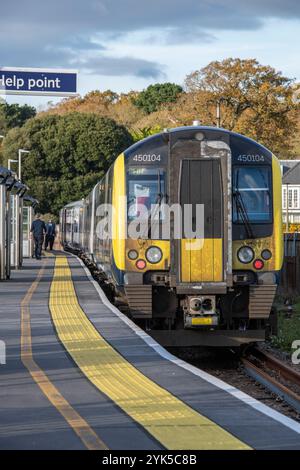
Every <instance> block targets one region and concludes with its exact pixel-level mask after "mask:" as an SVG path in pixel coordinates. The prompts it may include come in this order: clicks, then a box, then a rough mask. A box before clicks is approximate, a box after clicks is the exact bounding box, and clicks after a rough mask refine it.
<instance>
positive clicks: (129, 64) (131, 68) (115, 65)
mask: <svg viewBox="0 0 300 470" xmlns="http://www.w3.org/2000/svg"><path fill="white" fill-rule="evenodd" d="M78 65H79V66H81V68H84V69H86V70H87V71H88V72H89V73H92V74H99V75H111V76H125V75H134V76H136V77H141V78H159V77H163V76H164V74H163V71H162V69H163V66H162V65H159V64H156V63H155V62H151V61H148V60H143V59H135V58H132V57H97V58H91V59H89V60H87V61H83V62H81V63H80V64H78Z"/></svg>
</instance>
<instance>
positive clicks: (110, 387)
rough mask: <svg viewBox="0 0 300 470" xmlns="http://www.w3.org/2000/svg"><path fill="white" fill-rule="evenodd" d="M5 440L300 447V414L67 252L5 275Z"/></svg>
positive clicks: (0, 296) (1, 429)
mask: <svg viewBox="0 0 300 470" xmlns="http://www.w3.org/2000/svg"><path fill="white" fill-rule="evenodd" d="M0 325H1V329H0V339H1V340H2V341H4V342H5V344H6V364H2V365H0V377H1V386H0V423H1V426H0V449H47V450H50V449H57V450H59V449H95V450H96V449H97V450H104V449H111V450H117V449H121V450H138V449H142V450H161V449H170V450H171V449H172V450H185V449H190V450H198V449H207V450H217V449H220V450H225V449H226V450H228V449H232V450H233V449H300V424H299V423H297V422H295V421H293V420H292V419H290V418H288V417H286V416H283V415H282V414H280V413H278V412H276V411H274V410H272V409H270V408H268V407H267V406H265V405H263V404H261V403H259V402H257V401H256V400H254V399H253V398H251V397H249V396H247V395H246V394H244V393H242V392H240V391H239V390H237V389H235V388H234V387H232V386H230V385H228V384H226V383H224V382H222V381H221V380H219V379H217V378H215V377H212V376H211V375H209V374H207V373H205V372H204V371H201V370H199V369H197V368H195V367H193V366H191V365H189V364H187V363H185V362H184V361H182V360H179V359H177V358H176V357H174V356H172V355H171V354H169V353H168V352H167V351H166V350H165V349H164V348H162V347H161V346H160V345H158V344H157V343H156V342H155V341H154V340H153V339H152V338H151V337H149V336H148V335H147V334H146V333H145V332H144V331H143V330H141V329H140V328H138V327H137V326H136V325H135V324H134V323H132V322H131V321H130V320H129V319H128V318H127V317H126V316H125V315H123V314H122V313H121V312H120V311H118V309H117V308H116V307H114V306H113V305H111V304H110V303H109V301H108V300H107V298H106V297H105V295H104V293H103V291H102V290H101V288H100V287H99V286H98V284H97V283H96V282H95V281H94V280H93V279H92V278H91V276H90V274H89V272H88V270H87V269H86V268H85V266H84V265H83V264H82V262H81V261H80V260H79V259H78V258H76V257H74V256H72V255H70V254H66V253H64V252H62V251H55V252H53V253H52V254H50V253H49V254H46V256H43V258H42V260H41V261H36V260H26V261H25V263H24V267H23V268H22V270H19V271H13V272H12V276H11V279H10V280H9V281H4V282H1V283H0Z"/></svg>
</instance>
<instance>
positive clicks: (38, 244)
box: [30, 214, 47, 259]
mask: <svg viewBox="0 0 300 470" xmlns="http://www.w3.org/2000/svg"><path fill="white" fill-rule="evenodd" d="M46 230H47V229H46V224H45V222H44V221H43V220H41V216H40V214H36V216H35V220H34V221H33V222H32V225H31V229H30V232H31V234H32V236H33V240H34V257H35V258H36V259H42V246H43V242H44V234H45V233H46Z"/></svg>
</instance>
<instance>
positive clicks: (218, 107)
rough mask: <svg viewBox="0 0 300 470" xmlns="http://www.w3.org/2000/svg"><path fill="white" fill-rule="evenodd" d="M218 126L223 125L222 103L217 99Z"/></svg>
mask: <svg viewBox="0 0 300 470" xmlns="http://www.w3.org/2000/svg"><path fill="white" fill-rule="evenodd" d="M216 117H217V127H221V103H220V101H217V115H216Z"/></svg>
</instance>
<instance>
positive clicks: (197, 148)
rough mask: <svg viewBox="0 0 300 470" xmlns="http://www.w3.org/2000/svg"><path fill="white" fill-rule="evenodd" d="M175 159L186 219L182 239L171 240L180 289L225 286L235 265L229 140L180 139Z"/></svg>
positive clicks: (175, 194) (175, 195)
mask: <svg viewBox="0 0 300 470" xmlns="http://www.w3.org/2000/svg"><path fill="white" fill-rule="evenodd" d="M170 160H171V162H172V165H171V168H173V170H171V171H170V179H171V178H173V184H172V185H170V191H171V194H172V197H171V200H172V202H173V203H174V202H177V203H179V204H180V206H181V218H182V221H181V227H182V233H181V239H180V240H176V239H174V240H172V238H171V253H172V258H173V259H172V261H173V262H172V264H173V269H175V271H174V274H175V273H176V284H177V285H180V284H185V285H186V284H203V285H204V287H205V285H206V286H209V285H216V284H220V285H224V286H225V285H226V282H227V275H228V273H229V264H231V261H230V262H229V260H230V256H229V251H230V247H231V233H229V228H231V212H230V207H229V204H230V203H229V197H228V195H229V187H231V183H230V176H229V175H230V172H229V171H228V169H229V168H230V149H229V147H228V145H227V144H226V143H225V142H223V141H206V140H205V141H202V142H199V141H197V140H189V141H187V140H182V141H180V140H178V141H177V142H176V143H175V145H174V146H173V148H171V155H170ZM174 182H175V184H174ZM171 187H173V188H175V189H173V191H172V189H171ZM175 238H176V237H175ZM172 244H173V247H172Z"/></svg>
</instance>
